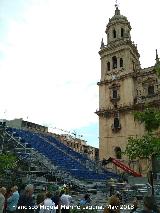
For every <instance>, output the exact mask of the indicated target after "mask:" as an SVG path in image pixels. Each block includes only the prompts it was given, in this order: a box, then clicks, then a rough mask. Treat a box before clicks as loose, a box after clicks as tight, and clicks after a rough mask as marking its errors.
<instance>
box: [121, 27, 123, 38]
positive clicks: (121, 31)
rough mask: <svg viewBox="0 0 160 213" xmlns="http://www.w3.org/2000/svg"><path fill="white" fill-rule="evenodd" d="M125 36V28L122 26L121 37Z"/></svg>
mask: <svg viewBox="0 0 160 213" xmlns="http://www.w3.org/2000/svg"><path fill="white" fill-rule="evenodd" d="M123 36H124V29H123V28H121V37H123Z"/></svg>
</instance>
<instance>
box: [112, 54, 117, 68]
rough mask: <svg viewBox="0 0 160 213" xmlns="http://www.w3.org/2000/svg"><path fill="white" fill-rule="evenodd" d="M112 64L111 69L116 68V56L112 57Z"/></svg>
mask: <svg viewBox="0 0 160 213" xmlns="http://www.w3.org/2000/svg"><path fill="white" fill-rule="evenodd" d="M112 65H113V69H116V68H117V57H116V56H113V57H112Z"/></svg>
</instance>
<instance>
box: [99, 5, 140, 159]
mask: <svg viewBox="0 0 160 213" xmlns="http://www.w3.org/2000/svg"><path fill="white" fill-rule="evenodd" d="M130 31H131V25H130V22H129V21H128V20H127V18H126V17H125V16H123V15H121V13H120V10H119V8H118V6H117V5H116V8H115V14H114V16H113V17H112V18H111V19H109V23H108V24H107V26H106V31H105V32H106V34H107V45H105V44H104V42H103V39H102V42H101V47H100V51H99V55H100V59H101V79H100V82H98V86H99V109H98V110H97V111H96V113H97V115H98V116H99V152H100V153H99V154H100V160H102V159H103V158H109V157H115V158H119V159H120V158H121V152H123V151H124V150H125V147H126V144H127V141H128V137H129V136H133V135H142V134H143V133H144V128H143V126H139V125H138V124H137V123H136V122H135V120H134V116H133V111H132V109H133V106H134V102H135V98H136V86H135V85H136V84H135V78H134V76H135V73H136V72H137V71H139V70H140V69H141V67H140V62H139V57H140V55H139V53H138V50H137V46H136V45H135V44H134V42H132V40H131V35H130Z"/></svg>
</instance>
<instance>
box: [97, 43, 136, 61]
mask: <svg viewBox="0 0 160 213" xmlns="http://www.w3.org/2000/svg"><path fill="white" fill-rule="evenodd" d="M125 45H129V46H130V47H131V48H132V49H133V51H134V53H135V54H136V55H137V56H138V57H140V54H139V53H138V49H137V47H136V45H135V44H134V42H132V41H131V40H130V39H125V40H124V39H118V40H116V41H113V42H111V43H109V44H107V45H106V46H104V48H102V49H101V50H100V51H99V52H98V53H99V54H100V56H101V57H103V56H102V55H103V53H106V52H107V51H112V50H113V51H114V52H115V49H117V48H119V47H122V46H124V47H123V49H126V47H125ZM117 51H118V50H117Z"/></svg>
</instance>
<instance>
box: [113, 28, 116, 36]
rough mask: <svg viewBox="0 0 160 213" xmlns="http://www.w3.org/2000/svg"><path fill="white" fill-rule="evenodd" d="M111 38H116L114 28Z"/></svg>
mask: <svg viewBox="0 0 160 213" xmlns="http://www.w3.org/2000/svg"><path fill="white" fill-rule="evenodd" d="M113 38H116V30H115V29H114V30H113Z"/></svg>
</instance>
